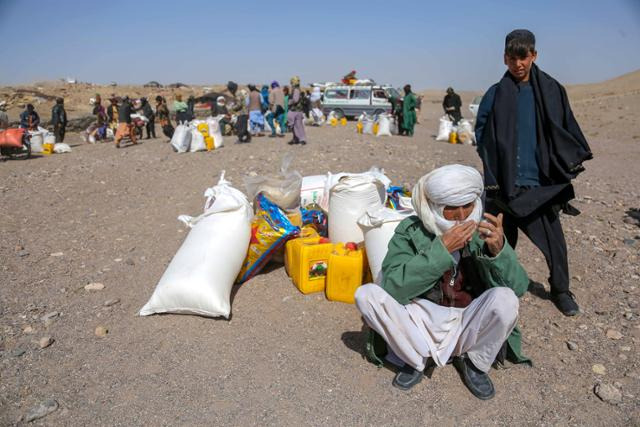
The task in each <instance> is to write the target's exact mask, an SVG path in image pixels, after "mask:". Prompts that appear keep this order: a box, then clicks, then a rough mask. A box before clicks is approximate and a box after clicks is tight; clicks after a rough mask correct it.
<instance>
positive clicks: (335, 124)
mask: <svg viewBox="0 0 640 427" xmlns="http://www.w3.org/2000/svg"><path fill="white" fill-rule="evenodd" d="M329 124H331V126H333V127H336V126H338V119H337V118H335V117H331V120H329Z"/></svg>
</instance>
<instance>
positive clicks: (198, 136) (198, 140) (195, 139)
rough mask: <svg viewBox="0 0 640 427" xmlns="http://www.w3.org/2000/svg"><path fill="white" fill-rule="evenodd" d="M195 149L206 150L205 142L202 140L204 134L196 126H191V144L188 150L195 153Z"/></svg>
mask: <svg viewBox="0 0 640 427" xmlns="http://www.w3.org/2000/svg"><path fill="white" fill-rule="evenodd" d="M191 126H193V125H191ZM196 151H207V144H206V142H205V141H204V135H203V134H202V133H200V131H199V130H198V129H197V128H195V127H191V144H190V146H189V152H191V153H195V152H196Z"/></svg>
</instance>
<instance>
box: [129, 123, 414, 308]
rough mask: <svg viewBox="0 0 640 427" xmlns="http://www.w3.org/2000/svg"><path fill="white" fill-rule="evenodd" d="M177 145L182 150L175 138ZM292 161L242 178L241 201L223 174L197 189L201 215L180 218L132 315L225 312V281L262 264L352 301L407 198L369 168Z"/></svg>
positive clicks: (378, 265) (246, 275)
mask: <svg viewBox="0 0 640 427" xmlns="http://www.w3.org/2000/svg"><path fill="white" fill-rule="evenodd" d="M216 124H217V122H216ZM216 129H217V128H215V127H214V126H210V127H209V130H213V131H214V132H215V130H216ZM192 130H193V129H189V127H188V126H184V125H180V126H178V128H176V134H178V138H182V139H185V140H186V139H190V140H192V139H193V134H192ZM187 135H188V136H187ZM174 136H175V135H174ZM176 145H178V146H180V147H182V149H183V150H184V149H186V150H189V149H190V148H189V147H188V146H187V144H185V143H184V142H183V141H179V140H177V141H176ZM292 160H293V159H292V156H291V154H288V155H285V156H284V158H283V160H282V164H281V168H280V172H279V174H276V175H274V176H248V177H246V179H245V187H246V190H247V195H248V196H249V197H246V196H245V195H244V194H243V193H241V192H240V191H238V190H237V189H235V188H233V187H232V186H231V184H230V183H229V182H227V181H226V180H225V179H224V172H223V175H222V177H221V178H220V182H219V183H218V185H216V186H214V187H212V188H210V189H208V190H207V191H206V192H205V197H206V203H205V207H204V213H203V214H202V215H200V216H198V217H196V218H192V217H188V216H180V217H179V219H180V220H181V221H183V222H184V223H185V224H186V225H187V226H189V227H190V228H191V230H190V232H189V234H188V235H187V237H186V239H185V240H184V242H183V243H182V246H181V247H180V248H179V249H178V251H177V253H176V254H175V256H174V257H173V259H172V260H171V262H170V264H169V265H168V267H167V269H166V271H165V272H164V274H163V276H162V278H161V279H160V281H159V282H158V284H157V286H156V289H155V291H154V292H153V295H152V296H151V298H150V299H149V302H147V304H146V305H145V306H144V307H143V308H142V309H141V310H140V315H141V316H146V315H149V314H154V313H182V314H196V315H202V316H209V317H218V316H222V317H226V318H229V315H230V313H231V307H230V294H231V289H232V287H233V286H234V284H241V283H244V285H243V286H250V285H247V284H246V283H247V282H250V281H251V279H252V278H254V277H255V276H256V275H257V274H258V273H260V271H261V270H262V269H263V268H264V267H265V266H266V265H267V264H268V263H272V264H273V263H277V264H282V263H284V265H285V270H286V272H287V274H289V276H290V277H291V278H292V282H293V285H294V286H295V287H296V288H297V289H298V290H299V291H300V292H302V293H310V292H324V293H325V296H326V298H327V299H328V300H331V301H340V302H344V303H351V304H353V302H354V299H353V298H354V294H355V291H356V290H357V288H358V287H359V286H361V285H362V284H363V283H368V282H370V281H376V282H378V283H379V281H380V280H381V273H380V272H381V269H382V262H383V260H384V258H385V256H386V254H387V250H388V245H389V241H390V240H391V238H392V237H393V234H394V232H395V228H396V227H397V226H398V224H399V223H400V222H401V221H402V220H404V219H405V218H407V217H408V216H410V215H413V214H414V211H413V209H412V206H411V202H410V196H411V194H410V193H409V192H408V190H406V189H405V188H404V187H397V186H392V185H391V181H390V179H389V178H388V177H387V176H386V175H385V174H384V171H383V170H381V169H378V168H376V167H373V168H371V169H370V170H369V171H366V172H363V173H344V172H343V173H338V174H332V173H329V172H328V173H327V174H326V175H311V176H307V177H302V175H301V174H300V173H299V172H298V171H296V170H293V169H292V168H291V163H292ZM249 200H252V201H253V207H252V206H251V204H250V202H249Z"/></svg>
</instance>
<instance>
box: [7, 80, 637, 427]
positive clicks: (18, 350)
mask: <svg viewBox="0 0 640 427" xmlns="http://www.w3.org/2000/svg"><path fill="white" fill-rule="evenodd" d="M19 89H20V90H25V89H28V90H31V91H32V92H31V93H30V94H29V93H28V92H27V94H26V95H23V96H22V97H18V96H15V97H14V98H13V99H15V102H14V104H15V106H14V104H12V107H11V109H10V110H9V114H10V118H11V120H17V114H18V113H19V111H20V107H18V106H17V105H18V104H20V103H21V102H22V103H24V102H25V100H26V99H27V97H28V98H29V99H30V100H32V99H34V98H38V97H39V98H42V101H41V103H40V104H38V105H36V108H37V109H38V110H39V111H40V113H41V114H42V116H43V118H44V119H46V120H48V117H49V114H50V108H51V100H47V98H46V97H43V96H42V94H48V95H50V96H56V95H59V94H64V95H65V96H66V97H68V99H69V100H68V102H67V104H68V109H69V112H70V114H71V115H72V117H79V116H81V115H82V114H85V113H87V112H88V111H89V106H88V103H87V102H88V98H89V97H91V96H93V95H94V94H95V93H96V92H99V93H102V94H103V97H104V94H109V93H111V92H115V93H117V94H119V95H123V94H125V93H128V94H129V95H137V96H140V95H147V96H151V95H155V93H156V92H157V91H156V90H154V89H146V88H141V87H137V88H133V87H129V88H121V87H118V88H113V89H112V88H109V87H93V86H88V85H84V86H83V85H78V86H74V87H72V86H64V85H61V84H56V85H53V84H52V85H34V86H24V87H20V88H6V87H5V88H0V99H8V98H9V97H10V96H14V95H15V93H16V92H17V91H18V90H19ZM189 90H193V89H189ZM198 90H201V88H200V89H198ZM33 91H37V92H39V93H40V95H38V94H34V93H33ZM568 91H569V96H570V100H571V103H572V107H573V109H574V112H575V114H576V116H577V118H578V121H579V122H580V124H581V126H582V128H583V131H584V133H585V134H586V136H587V139H588V141H589V142H590V144H591V147H592V150H593V153H594V159H593V160H592V161H590V162H588V163H587V164H586V167H587V171H586V172H585V173H583V174H582V175H580V176H579V178H578V179H577V180H576V182H575V187H576V193H577V198H576V200H575V201H574V205H575V206H576V207H577V208H579V209H580V210H581V211H582V214H581V215H580V216H578V217H566V216H565V217H563V226H564V229H565V234H566V237H567V242H568V245H569V262H570V270H571V275H572V290H573V292H574V293H575V294H576V296H577V299H578V301H579V303H580V306H581V309H582V313H581V314H580V315H579V316H576V317H573V318H566V317H564V316H562V315H561V314H560V312H558V311H557V310H556V309H555V308H554V307H553V305H552V304H551V302H549V301H548V300H546V299H545V296H544V293H543V292H539V291H536V292H533V293H527V294H526V295H525V296H524V297H523V298H522V299H521V305H520V320H519V324H520V326H521V329H522V333H523V336H524V344H523V350H524V352H525V353H526V354H527V355H528V356H530V357H531V358H532V359H533V361H534V366H533V367H531V368H528V367H525V366H514V365H507V367H508V369H504V370H492V372H491V377H492V379H493V381H494V384H495V386H496V390H497V394H496V397H495V398H494V399H493V400H491V401H479V400H477V399H475V398H474V397H473V396H472V395H471V394H470V393H469V392H468V391H467V390H466V388H465V387H464V385H463V384H462V382H461V381H460V379H459V378H458V375H457V374H456V372H455V370H454V368H453V367H451V366H447V367H445V368H442V369H436V371H435V373H434V375H433V377H432V378H430V379H425V380H424V381H423V382H422V383H421V384H419V385H418V386H417V387H415V388H414V389H413V390H411V391H410V392H408V393H407V392H401V391H399V390H397V389H395V388H393V387H392V386H391V380H392V378H393V375H394V373H393V372H392V371H391V370H389V369H386V368H382V369H378V368H376V367H375V366H373V365H371V364H369V363H368V362H366V360H364V358H363V344H364V342H363V339H364V335H363V332H362V331H363V322H362V320H361V318H360V316H359V315H358V313H357V311H356V310H355V308H354V306H352V305H348V304H342V303H337V302H329V301H327V300H326V299H325V297H324V295H323V294H310V295H306V296H305V295H302V294H301V293H299V292H298V291H297V289H296V288H295V287H294V286H293V285H292V283H291V281H290V280H289V278H288V277H287V276H286V274H285V271H284V269H283V268H282V267H281V266H277V265H276V266H272V267H270V268H268V269H267V271H265V272H264V273H263V274H260V275H258V276H257V277H255V278H253V279H252V280H250V281H249V282H247V283H245V284H243V285H242V286H240V287H238V288H236V289H234V293H233V304H232V318H231V320H224V319H210V318H203V317H197V316H185V315H157V316H150V317H138V316H137V312H138V310H139V309H140V308H141V307H142V305H144V303H145V302H146V301H147V299H148V298H149V297H150V295H151V293H152V292H153V290H154V287H155V285H156V283H157V281H158V279H159V278H160V276H161V275H162V273H163V271H164V269H165V268H166V266H167V264H168V262H169V261H170V260H171V258H172V257H173V255H174V254H175V252H176V250H177V249H178V248H179V246H180V244H181V243H182V241H183V239H184V237H185V235H186V233H187V229H185V228H184V226H182V225H181V223H179V222H178V221H177V220H176V218H177V216H178V215H180V214H189V215H196V214H199V213H200V212H201V210H202V205H203V202H204V199H203V192H204V190H205V189H206V188H207V187H210V186H212V185H214V184H215V183H216V182H217V178H218V175H219V174H220V172H221V171H222V170H223V169H224V170H226V171H227V175H226V176H227V179H229V180H231V182H232V183H233V184H234V185H235V186H236V187H237V188H240V189H243V185H242V184H243V178H244V177H245V176H246V175H247V174H250V173H257V174H274V173H275V172H276V171H277V169H278V167H279V163H280V158H281V157H282V155H283V154H284V153H286V152H289V151H293V152H294V153H295V160H294V163H293V166H294V167H295V168H296V169H297V170H299V171H300V172H301V173H302V174H303V175H313V174H322V173H326V172H327V171H332V172H342V171H346V172H361V171H364V170H367V169H369V168H370V167H371V166H374V165H375V166H379V167H382V168H384V170H385V172H386V174H387V175H388V176H389V177H390V178H391V179H392V180H393V182H394V183H397V184H403V183H407V184H413V183H414V182H415V181H416V180H417V179H418V178H419V177H420V176H422V175H423V174H424V173H426V172H427V171H429V170H431V169H432V168H434V167H436V166H440V165H444V164H448V163H453V162H457V163H463V164H468V165H473V166H476V167H480V166H481V165H480V161H479V159H478V157H477V154H476V152H475V149H474V147H472V146H466V145H451V144H448V143H444V142H436V141H435V140H434V134H435V133H436V131H437V127H438V118H439V117H440V115H441V112H442V109H441V105H440V104H441V100H442V96H443V95H444V91H428V92H425V100H424V103H423V108H422V112H421V116H420V118H419V119H420V124H419V125H418V126H417V130H416V135H415V136H414V137H413V138H405V137H398V136H393V137H381V138H376V137H374V136H371V135H358V134H357V133H356V129H355V123H354V122H349V123H348V125H347V126H346V127H337V128H331V127H321V128H309V129H308V135H309V143H308V144H307V145H306V146H304V147H300V146H294V147H291V146H288V145H286V140H285V139H275V140H274V139H270V138H255V139H254V140H253V142H252V143H251V144H244V145H233V144H232V139H231V138H229V139H228V140H227V142H228V144H227V145H226V146H225V147H223V148H221V149H219V150H215V151H211V152H201V153H191V154H189V153H188V154H176V153H174V152H173V151H172V150H171V147H170V146H169V144H167V143H166V140H165V139H164V138H158V139H154V140H146V141H144V143H143V144H140V145H137V146H130V147H127V148H124V149H120V150H116V149H115V148H114V146H113V145H112V144H96V145H90V144H85V143H84V142H82V140H81V139H80V136H79V134H77V133H70V134H69V135H68V141H67V142H68V143H69V144H70V145H71V146H72V150H73V151H72V152H71V153H68V154H59V155H52V156H39V157H34V158H31V159H29V160H24V161H19V160H9V161H2V162H0V235H1V236H2V239H1V240H0V266H1V267H0V424H2V425H14V424H18V425H22V424H26V423H27V422H28V421H29V420H31V419H32V418H35V417H37V416H40V415H42V416H43V417H42V418H37V419H35V420H34V421H33V423H32V424H35V425H127V426H129V425H391V424H394V425H433V424H436V423H437V424H439V425H474V426H475V425H505V426H507V425H602V426H605V425H606V426H614V425H616V426H622V425H640V359H639V358H638V351H639V350H640V267H639V263H638V256H639V250H640V211H639V210H638V209H640V200H639V194H640V176H639V172H640V168H639V166H638V164H639V162H640V121H639V118H638V111H640V72H635V73H631V74H628V75H624V76H622V77H619V78H617V79H614V80H611V81H607V82H603V83H599V84H591V85H580V86H572V87H569V88H568ZM23 93H24V92H23ZM163 93H165V94H170V93H171V91H169V90H164V92H163ZM184 93H188V92H187V90H185V92H184ZM476 94H477V93H463V94H462V95H463V101H464V108H465V113H466V115H468V116H470V114H469V113H468V110H466V108H467V105H468V102H469V101H470V100H471V99H472V97H473V96H474V95H476ZM158 133H159V134H160V132H158ZM517 251H518V254H519V256H520V258H521V260H522V262H523V264H524V265H525V267H526V269H527V270H528V272H529V273H530V276H531V278H532V279H533V280H535V281H537V282H541V283H544V284H546V277H547V274H548V272H547V267H546V264H545V262H544V258H543V257H542V255H541V254H540V253H539V252H538V251H537V250H536V249H535V248H534V247H533V246H532V245H531V244H530V243H529V242H528V241H527V239H526V238H521V240H520V243H519V245H518V248H517ZM220 256H222V257H224V256H225V254H220ZM92 283H94V284H95V283H99V284H101V285H102V286H99V285H94V286H93V288H94V290H87V289H85V286H86V285H88V284H92ZM545 286H546V285H545ZM90 288H91V287H90Z"/></svg>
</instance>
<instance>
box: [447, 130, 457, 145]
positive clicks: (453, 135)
mask: <svg viewBox="0 0 640 427" xmlns="http://www.w3.org/2000/svg"><path fill="white" fill-rule="evenodd" d="M449 142H450V143H452V144H457V143H458V133H457V132H451V133H450V134H449Z"/></svg>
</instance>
